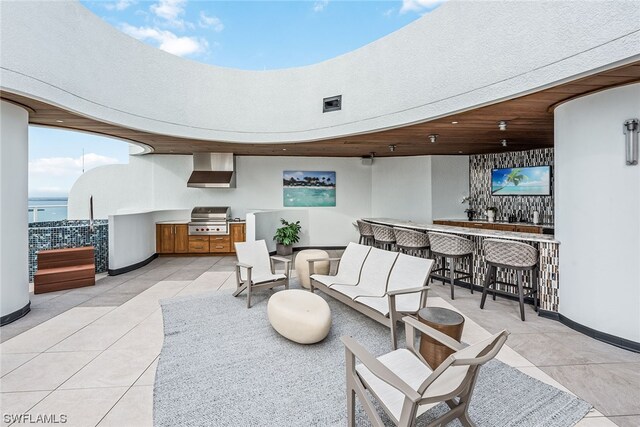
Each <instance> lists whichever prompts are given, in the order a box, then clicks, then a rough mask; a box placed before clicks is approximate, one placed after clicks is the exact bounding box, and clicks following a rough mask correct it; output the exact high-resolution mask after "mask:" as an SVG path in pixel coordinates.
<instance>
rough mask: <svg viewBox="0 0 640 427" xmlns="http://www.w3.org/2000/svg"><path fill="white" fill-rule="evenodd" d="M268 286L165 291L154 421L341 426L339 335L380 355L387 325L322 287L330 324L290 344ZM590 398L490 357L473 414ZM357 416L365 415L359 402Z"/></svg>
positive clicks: (501, 421) (563, 411) (554, 413)
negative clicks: (169, 295) (316, 338)
mask: <svg viewBox="0 0 640 427" xmlns="http://www.w3.org/2000/svg"><path fill="white" fill-rule="evenodd" d="M270 292H271V291H267V292H265V297H264V298H265V299H263V300H260V297H257V298H256V299H255V302H254V304H255V305H254V306H253V307H252V308H251V309H246V308H245V303H246V300H245V298H244V297H243V296H240V297H238V298H233V297H232V296H231V295H230V294H226V293H216V294H208V295H204V296H195V297H183V298H176V299H172V300H164V301H162V313H163V316H164V329H165V337H164V345H163V348H162V352H161V354H160V359H159V364H158V370H157V372H156V380H155V387H154V396H153V406H154V411H153V412H154V424H155V425H156V426H166V427H169V426H171V427H175V426H281V427H287V426H346V424H347V420H346V413H347V410H346V390H345V361H344V359H345V354H344V347H343V345H342V342H341V341H340V337H341V336H343V335H350V336H353V337H354V338H355V339H356V340H357V341H358V342H360V343H361V344H362V345H363V346H364V347H365V348H367V349H368V350H369V351H371V352H372V353H373V354H375V355H380V354H384V353H387V352H388V351H390V349H391V345H390V337H389V330H388V329H387V328H385V327H383V326H382V325H380V324H378V323H376V322H374V321H372V320H370V319H368V318H367V317H365V316H363V315H361V314H360V313H358V312H356V311H354V310H351V309H349V308H348V307H346V306H345V305H343V304H341V303H340V302H337V301H335V300H333V299H331V298H329V297H326V296H325V295H322V294H321V293H319V294H320V295H322V296H323V297H324V298H325V299H326V300H327V302H328V303H329V305H330V307H331V312H332V319H333V325H332V327H331V332H330V333H329V336H328V337H327V338H326V339H325V340H324V341H322V342H320V343H318V344H314V345H306V346H305V345H300V344H296V343H293V342H291V341H289V340H287V339H285V338H283V337H281V336H280V335H279V334H278V333H277V332H275V331H274V330H273V329H272V328H271V326H270V324H269V321H268V319H267V314H266V307H267V303H266V296H267V295H268V294H269V293H270ZM258 295H259V294H258ZM401 335H404V333H402V334H401ZM400 345H404V343H403V342H401V343H400ZM590 408H591V406H590V405H589V404H588V403H587V402H584V401H582V400H580V399H578V398H576V397H573V396H571V395H570V394H568V393H565V392H562V391H560V390H558V389H556V388H555V387H551V386H549V385H547V384H544V383H542V382H540V381H538V380H535V379H533V378H531V377H529V376H528V375H525V374H523V373H522V372H520V371H518V370H517V369H514V368H511V367H509V366H507V365H505V364H504V363H501V362H499V361H492V362H490V363H488V364H486V365H485V366H483V367H482V368H481V371H480V374H479V379H478V384H477V386H476V390H475V392H474V395H473V399H472V403H471V407H470V414H471V418H472V419H473V420H474V421H475V422H476V423H477V425H478V426H487V427H499V426H527V427H529V426H531V427H533V426H545V427H554V426H558V427H565V426H572V425H573V424H575V423H576V422H577V421H578V420H580V419H581V418H582V417H584V415H585V414H586V413H587V412H588V411H589V409H590ZM446 409H447V407H446V405H444V404H441V405H438V406H436V407H434V408H432V409H431V410H429V411H428V412H426V413H425V414H423V415H421V416H420V418H419V421H418V424H417V425H418V426H421V425H426V424H428V423H429V422H430V421H431V420H433V419H435V418H436V417H437V416H439V415H440V414H442V413H443V412H445V411H446ZM385 418H386V417H385ZM386 421H388V419H387V420H386ZM357 424H358V425H369V423H368V422H367V420H366V416H365V415H364V414H363V411H362V409H361V408H358V423H357ZM389 424H390V423H389ZM449 425H450V426H458V425H460V423H459V422H458V421H455V422H453V423H450V424H449Z"/></svg>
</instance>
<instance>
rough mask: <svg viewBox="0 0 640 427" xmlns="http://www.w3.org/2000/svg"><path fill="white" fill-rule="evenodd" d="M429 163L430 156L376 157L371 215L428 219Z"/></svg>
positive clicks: (429, 212)
mask: <svg viewBox="0 0 640 427" xmlns="http://www.w3.org/2000/svg"><path fill="white" fill-rule="evenodd" d="M431 163H432V157H431V156H415V157H389V158H377V159H375V160H374V161H373V165H372V181H371V216H372V217H386V218H402V219H405V220H410V221H420V222H426V223H430V222H431V221H432V220H433V217H432V215H431V209H432V208H431V206H432V202H431Z"/></svg>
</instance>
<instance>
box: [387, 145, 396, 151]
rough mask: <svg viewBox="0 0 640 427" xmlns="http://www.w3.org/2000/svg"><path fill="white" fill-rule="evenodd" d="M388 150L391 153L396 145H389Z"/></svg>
mask: <svg viewBox="0 0 640 427" xmlns="http://www.w3.org/2000/svg"><path fill="white" fill-rule="evenodd" d="M389 151H391V152H392V153H393V152H394V151H396V146H395V145H393V144H391V145H389Z"/></svg>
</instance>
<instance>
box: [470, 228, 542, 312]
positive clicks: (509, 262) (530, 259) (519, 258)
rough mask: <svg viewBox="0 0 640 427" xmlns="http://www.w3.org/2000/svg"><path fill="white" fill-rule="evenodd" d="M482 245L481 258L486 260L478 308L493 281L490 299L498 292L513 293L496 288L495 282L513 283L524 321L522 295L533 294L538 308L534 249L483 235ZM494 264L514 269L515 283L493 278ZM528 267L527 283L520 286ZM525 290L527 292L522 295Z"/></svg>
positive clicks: (495, 269) (495, 268)
mask: <svg viewBox="0 0 640 427" xmlns="http://www.w3.org/2000/svg"><path fill="white" fill-rule="evenodd" d="M482 247H483V249H484V259H485V261H486V262H487V276H486V277H485V280H484V288H483V289H482V300H481V301H480V308H481V309H482V308H484V302H485V300H486V299H487V292H489V288H491V285H493V291H492V292H493V299H494V300H495V299H496V293H498V294H502V295H514V294H513V293H511V292H507V291H502V290H499V289H496V287H497V284H504V285H512V286H514V285H517V286H518V299H519V300H520V319H522V320H523V321H524V297H525V296H532V295H535V297H534V300H533V307H534V310H535V311H538V304H539V302H540V296H539V295H540V294H539V293H538V250H537V249H536V248H534V247H533V246H531V245H527V244H526V243H521V242H513V241H510V240H500V239H484V242H483V244H482ZM498 268H508V269H511V270H516V272H517V283H516V284H514V283H508V282H500V281H498V280H496V272H497V271H498ZM525 271H531V286H524V272H525ZM525 290H527V291H528V293H527V294H526V295H525Z"/></svg>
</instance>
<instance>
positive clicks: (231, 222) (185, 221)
mask: <svg viewBox="0 0 640 427" xmlns="http://www.w3.org/2000/svg"><path fill="white" fill-rule="evenodd" d="M189 222H190V221H189V220H183V221H180V220H172V221H158V222H156V224H184V225H187V224H189ZM246 222H247V221H245V220H242V221H229V225H231V224H244V223H246Z"/></svg>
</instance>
